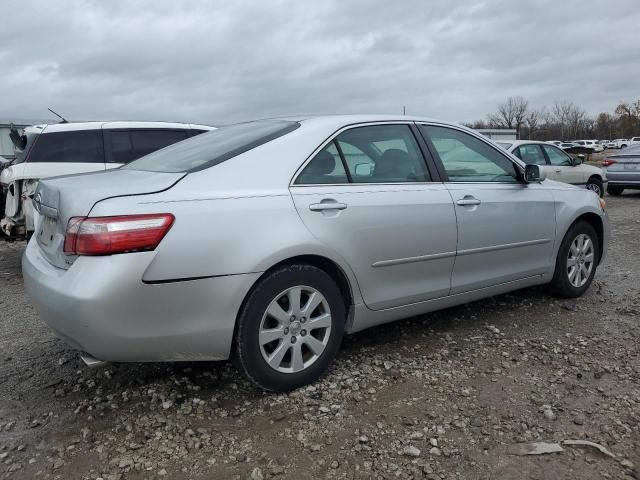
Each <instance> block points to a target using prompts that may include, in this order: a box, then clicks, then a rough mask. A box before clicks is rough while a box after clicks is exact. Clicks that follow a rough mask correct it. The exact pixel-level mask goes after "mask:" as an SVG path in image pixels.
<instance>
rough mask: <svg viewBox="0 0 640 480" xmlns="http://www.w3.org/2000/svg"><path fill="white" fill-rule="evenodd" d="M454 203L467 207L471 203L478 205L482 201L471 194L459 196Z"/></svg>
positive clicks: (471, 204)
mask: <svg viewBox="0 0 640 480" xmlns="http://www.w3.org/2000/svg"><path fill="white" fill-rule="evenodd" d="M456 203H457V204H458V205H461V206H464V207H469V206H473V205H480V204H481V203H482V202H481V201H480V200H478V199H477V198H475V197H472V196H471V195H465V197H464V198H461V199H460V200H458V201H456Z"/></svg>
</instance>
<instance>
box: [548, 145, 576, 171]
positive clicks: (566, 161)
mask: <svg viewBox="0 0 640 480" xmlns="http://www.w3.org/2000/svg"><path fill="white" fill-rule="evenodd" d="M542 148H544V151H545V153H546V154H547V157H549V163H551V165H554V166H556V167H570V166H571V157H570V156H569V155H567V154H566V153H564V152H563V151H562V150H560V149H559V148H557V147H554V146H552V145H543V146H542Z"/></svg>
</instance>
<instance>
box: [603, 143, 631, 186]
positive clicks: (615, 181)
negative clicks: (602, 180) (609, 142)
mask: <svg viewBox="0 0 640 480" xmlns="http://www.w3.org/2000/svg"><path fill="white" fill-rule="evenodd" d="M602 166H603V167H605V171H606V172H607V178H608V179H609V184H608V185H607V193H608V194H609V195H616V196H617V195H622V192H623V191H624V190H627V189H628V190H640V145H635V146H633V147H629V148H626V149H625V150H624V151H622V152H620V153H617V154H614V155H609V156H608V157H607V158H605V159H604V160H603V161H602Z"/></svg>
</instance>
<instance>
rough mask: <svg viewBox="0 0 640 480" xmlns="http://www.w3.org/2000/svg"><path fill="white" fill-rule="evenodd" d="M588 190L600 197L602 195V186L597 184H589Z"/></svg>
mask: <svg viewBox="0 0 640 480" xmlns="http://www.w3.org/2000/svg"><path fill="white" fill-rule="evenodd" d="M587 190H591V191H593V192H596V193H597V194H598V196H600V195H602V191H601V190H600V185H598V184H597V183H595V182H593V183H587Z"/></svg>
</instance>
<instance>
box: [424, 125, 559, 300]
mask: <svg viewBox="0 0 640 480" xmlns="http://www.w3.org/2000/svg"><path fill="white" fill-rule="evenodd" d="M420 129H421V131H422V132H423V133H424V135H425V138H426V139H428V141H429V142H430V145H431V148H432V149H433V151H434V156H435V157H436V160H437V162H439V165H440V168H441V169H442V171H443V175H445V176H446V181H445V186H446V187H447V188H448V189H449V191H450V193H451V196H452V199H453V201H454V204H455V210H456V216H457V221H458V244H457V252H456V261H455V265H454V268H453V275H452V279H451V293H452V294H456V293H462V292H468V291H472V290H477V289H481V288H485V287H491V286H493V285H498V284H502V283H507V282H511V281H515V280H519V279H524V278H528V277H533V276H538V275H541V274H542V273H545V272H548V271H549V270H550V269H551V268H553V263H554V262H553V258H552V251H553V241H554V237H555V206H554V200H553V195H552V193H551V190H549V189H547V188H545V187H543V186H542V185H541V184H537V183H535V184H524V183H522V182H521V181H520V180H519V178H520V176H521V174H520V173H519V171H518V169H517V167H516V166H515V164H514V163H513V161H512V160H511V159H510V158H509V157H508V156H506V155H505V154H504V153H502V152H500V151H499V150H498V149H496V148H495V147H494V146H493V145H491V144H489V143H488V142H486V141H485V140H483V139H481V138H480V137H479V136H474V135H472V134H470V133H468V132H466V131H464V130H459V129H456V128H453V127H448V126H440V125H434V124H423V125H421V126H420Z"/></svg>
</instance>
